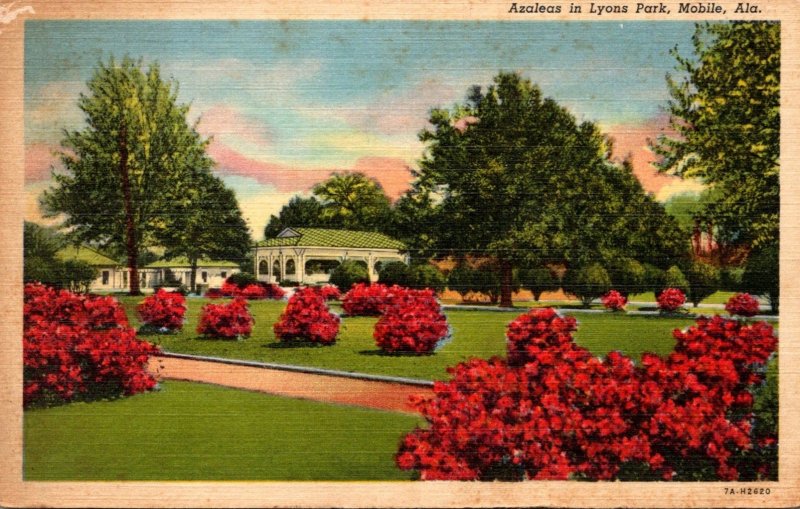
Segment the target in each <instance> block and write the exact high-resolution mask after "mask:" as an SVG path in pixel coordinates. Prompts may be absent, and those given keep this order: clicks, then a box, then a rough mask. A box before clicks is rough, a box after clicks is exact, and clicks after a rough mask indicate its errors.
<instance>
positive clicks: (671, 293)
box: [657, 288, 686, 313]
mask: <svg viewBox="0 0 800 509" xmlns="http://www.w3.org/2000/svg"><path fill="white" fill-rule="evenodd" d="M657 300H658V309H660V310H661V311H665V312H667V313H671V312H673V311H677V310H678V309H679V308H680V307H681V306H683V305H684V304H686V295H684V294H683V292H682V291H681V290H679V289H678V288H667V289H666V290H664V291H663V292H661V294H660V295H659V296H658V299H657Z"/></svg>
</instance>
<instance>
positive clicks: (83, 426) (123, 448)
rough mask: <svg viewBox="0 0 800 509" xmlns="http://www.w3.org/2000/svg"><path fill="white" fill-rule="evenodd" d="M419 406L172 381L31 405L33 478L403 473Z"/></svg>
mask: <svg viewBox="0 0 800 509" xmlns="http://www.w3.org/2000/svg"><path fill="white" fill-rule="evenodd" d="M421 423H422V422H421V419H420V418H417V417H414V416H407V415H403V414H396V413H390V412H380V411H375V410H366V409H359V408H353V407H344V406H336V405H330V404H325V403H316V402H311V401H302V400H292V399H287V398H280V397H276V396H269V395H265V394H259V393H254V392H246V391H239V390H233V389H226V388H222V387H217V386H212V385H205V384H196V383H188V382H177V381H169V382H163V383H162V384H161V390H160V391H157V392H153V393H147V394H140V395H137V396H133V397H130V398H125V399H120V400H115V401H106V402H95V403H74V404H70V405H65V406H61V407H56V408H49V409H36V410H28V411H26V412H25V416H24V441H25V442H24V443H25V453H24V469H25V470H24V475H25V479H26V480H37V481H52V480H75V481H88V480H97V481H102V480H121V481H124V480H178V479H180V480H361V479H370V480H402V479H409V478H410V475H411V474H410V473H408V472H404V471H401V470H399V469H398V468H397V467H396V466H395V465H394V460H393V455H394V453H395V452H396V450H397V445H398V443H399V441H400V439H401V437H402V436H403V435H404V434H405V433H407V432H409V431H411V430H412V429H413V428H414V427H415V426H416V425H419V424H421Z"/></svg>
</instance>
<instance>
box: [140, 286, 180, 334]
mask: <svg viewBox="0 0 800 509" xmlns="http://www.w3.org/2000/svg"><path fill="white" fill-rule="evenodd" d="M136 311H137V312H138V313H139V318H141V319H142V322H144V323H145V325H147V326H149V327H152V328H155V329H163V330H167V331H175V330H179V329H180V328H181V327H183V315H184V314H185V313H186V297H184V296H183V295H182V294H180V293H178V292H168V291H166V290H164V289H163V288H161V289H159V290H158V291H157V292H156V293H154V294H152V295H149V296H147V297H145V299H144V300H143V301H142V302H141V303H140V304H139V305H138V306H137V308H136Z"/></svg>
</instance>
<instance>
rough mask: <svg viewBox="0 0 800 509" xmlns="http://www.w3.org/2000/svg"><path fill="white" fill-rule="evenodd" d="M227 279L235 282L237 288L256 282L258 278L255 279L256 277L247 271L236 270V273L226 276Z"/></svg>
mask: <svg viewBox="0 0 800 509" xmlns="http://www.w3.org/2000/svg"><path fill="white" fill-rule="evenodd" d="M227 281H229V282H231V283H233V284H235V285H236V286H238V287H239V288H245V287H246V286H248V285H254V284H257V283H258V279H256V277H255V276H254V275H253V274H250V273H249V272H237V273H236V274H231V275H230V276H228V279H227Z"/></svg>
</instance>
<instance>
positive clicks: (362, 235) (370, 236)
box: [256, 228, 406, 250]
mask: <svg viewBox="0 0 800 509" xmlns="http://www.w3.org/2000/svg"><path fill="white" fill-rule="evenodd" d="M256 246H258V247H282V246H297V247H349V248H366V249H397V250H401V249H405V248H406V246H405V244H403V243H402V242H400V241H399V240H394V239H393V238H391V237H388V236H386V235H384V234H382V233H378V232H362V231H355V230H331V229H326V228H286V229H285V230H283V231H282V232H281V233H279V234H278V237H275V238H272V239H267V240H262V241H261V242H259V243H257V244H256Z"/></svg>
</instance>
